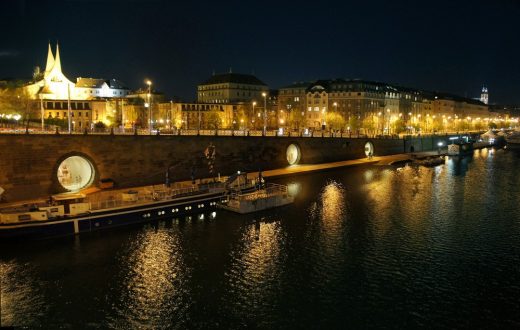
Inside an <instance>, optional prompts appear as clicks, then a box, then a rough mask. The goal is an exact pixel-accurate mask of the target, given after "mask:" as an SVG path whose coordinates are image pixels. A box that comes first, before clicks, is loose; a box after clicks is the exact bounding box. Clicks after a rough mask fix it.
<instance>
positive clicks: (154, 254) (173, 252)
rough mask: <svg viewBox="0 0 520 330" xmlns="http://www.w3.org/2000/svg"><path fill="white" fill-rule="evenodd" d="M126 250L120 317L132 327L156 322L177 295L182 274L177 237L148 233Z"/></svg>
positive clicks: (183, 270)
mask: <svg viewBox="0 0 520 330" xmlns="http://www.w3.org/2000/svg"><path fill="white" fill-rule="evenodd" d="M128 250H130V251H131V253H130V254H129V255H127V256H124V257H123V259H124V260H122V263H123V264H126V265H127V269H126V272H127V274H126V275H125V276H124V279H125V283H124V286H123V288H122V290H123V295H124V296H125V297H124V299H123V300H124V301H123V304H124V306H122V310H121V311H120V314H123V316H124V318H125V319H126V321H127V322H128V323H129V324H130V325H132V326H137V327H139V326H142V325H143V324H148V325H150V324H149V323H148V322H152V323H155V322H159V321H160V320H161V315H160V314H159V313H160V311H161V310H163V309H164V305H165V304H168V301H170V300H172V297H174V296H176V295H178V292H177V290H178V288H177V286H179V285H178V281H179V279H181V278H182V277H183V275H184V272H185V269H183V268H184V261H183V258H182V255H183V253H182V251H181V248H180V244H179V242H178V236H177V235H171V233H168V231H158V232H155V231H153V230H147V231H144V232H143V233H142V235H140V236H139V237H138V239H136V240H135V241H134V242H133V243H132V248H129V249H128ZM176 283H177V285H176Z"/></svg>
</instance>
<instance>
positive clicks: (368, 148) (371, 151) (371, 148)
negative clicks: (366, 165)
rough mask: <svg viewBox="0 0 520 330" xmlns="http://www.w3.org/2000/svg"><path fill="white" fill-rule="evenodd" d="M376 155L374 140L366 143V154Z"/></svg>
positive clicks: (368, 155)
mask: <svg viewBox="0 0 520 330" xmlns="http://www.w3.org/2000/svg"><path fill="white" fill-rule="evenodd" d="M373 155H374V145H373V144H372V142H367V143H365V156H367V157H370V156H373Z"/></svg>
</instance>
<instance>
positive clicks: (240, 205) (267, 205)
mask: <svg viewBox="0 0 520 330" xmlns="http://www.w3.org/2000/svg"><path fill="white" fill-rule="evenodd" d="M293 202H294V197H293V196H291V194H289V192H288V189H287V186H285V185H279V184H273V183H268V184H266V185H265V186H263V187H262V188H260V189H258V190H255V191H250V192H243V191H238V192H235V193H233V194H231V195H229V198H228V200H227V201H226V202H225V203H222V204H220V207H221V208H223V209H225V210H228V211H233V212H236V213H240V214H246V213H253V212H258V211H263V210H267V209H271V208H274V207H279V206H283V205H287V204H291V203H293Z"/></svg>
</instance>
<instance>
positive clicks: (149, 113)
mask: <svg viewBox="0 0 520 330" xmlns="http://www.w3.org/2000/svg"><path fill="white" fill-rule="evenodd" d="M146 84H147V85H148V94H147V95H146V96H147V98H148V102H147V104H148V133H150V135H152V101H151V96H152V82H151V81H150V80H147V81H146Z"/></svg>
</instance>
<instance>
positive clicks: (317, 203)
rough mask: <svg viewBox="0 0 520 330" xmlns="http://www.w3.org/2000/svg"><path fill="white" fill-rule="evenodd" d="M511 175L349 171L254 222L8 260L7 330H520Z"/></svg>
mask: <svg viewBox="0 0 520 330" xmlns="http://www.w3.org/2000/svg"><path fill="white" fill-rule="evenodd" d="M519 166H520V156H519V155H516V154H513V153H507V152H504V151H502V150H498V151H494V150H481V151H476V152H475V154H474V156H473V157H472V158H464V159H461V160H459V159H448V160H447V161H446V165H443V166H438V167H435V168H423V167H419V168H414V167H405V168H399V169H397V168H395V167H379V166H370V167H357V168H344V169H340V170H335V171H331V172H323V173H317V174H312V175H308V176H297V177H294V178H290V179H289V178H286V179H283V180H281V181H280V182H281V183H288V184H290V189H291V191H293V192H294V193H296V194H297V197H296V202H295V204H294V205H291V206H287V207H284V208H280V209H276V210H273V211H269V212H264V213H262V214H255V215H249V216H238V215H234V214H230V213H226V212H224V211H219V212H217V216H216V218H215V219H210V217H208V216H207V215H206V216H205V217H204V219H199V218H198V217H193V218H192V219H173V220H170V221H161V222H158V223H154V224H148V225H143V226H137V227H132V228H123V229H118V230H114V231H107V232H100V233H95V234H92V235H83V236H81V237H76V238H66V239H59V240H52V241H44V242H29V243H24V244H18V245H8V246H5V245H2V246H1V253H0V270H1V276H2V281H1V284H2V286H1V294H2V295H1V307H2V308H1V320H2V325H16V326H27V327H45V328H56V327H66V328H67V327H68V328H89V327H90V328H114V329H130V328H180V329H183V328H206V329H207V328H233V329H236V328H246V327H247V328H294V327H298V328H318V327H320V328H345V327H348V328H376V327H387V328H415V327H418V326H423V327H428V328H448V327H449V328H474V327H478V328H490V327H493V328H505V327H509V328H511V327H517V328H518V327H520V213H519V206H520V177H519V171H518V169H519V168H520V167H519Z"/></svg>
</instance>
